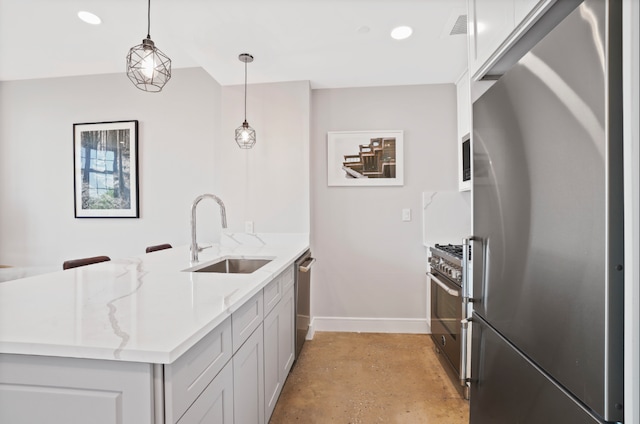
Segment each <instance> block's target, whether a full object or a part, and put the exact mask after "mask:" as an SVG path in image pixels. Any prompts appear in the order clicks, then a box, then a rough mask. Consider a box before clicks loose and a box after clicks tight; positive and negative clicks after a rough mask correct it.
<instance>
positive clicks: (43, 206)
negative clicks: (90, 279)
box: [0, 68, 221, 268]
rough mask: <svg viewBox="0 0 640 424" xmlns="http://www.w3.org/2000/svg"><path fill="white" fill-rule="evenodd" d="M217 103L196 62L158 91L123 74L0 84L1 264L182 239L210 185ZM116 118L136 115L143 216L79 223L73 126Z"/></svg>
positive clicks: (217, 92) (120, 252)
mask: <svg viewBox="0 0 640 424" xmlns="http://www.w3.org/2000/svg"><path fill="white" fill-rule="evenodd" d="M220 99H221V87H220V85H219V84H218V83H217V82H216V81H215V80H214V79H213V78H211V77H210V76H209V75H208V74H206V73H205V72H204V71H203V70H202V69H199V68H193V69H177V70H174V73H173V77H172V79H171V80H170V81H169V83H168V84H167V86H166V87H165V89H164V90H163V91H162V92H161V93H154V94H151V93H145V92H142V91H140V90H138V89H136V88H135V87H134V86H133V84H131V82H130V81H129V80H128V79H127V77H126V75H124V74H108V75H98V76H84V77H70V78H55V79H42V80H27V81H12V82H0V265H13V266H38V267H55V268H60V267H61V264H62V262H63V261H64V260H65V259H70V258H74V257H84V256H92V255H99V254H106V255H109V256H112V257H123V256H130V255H139V254H142V253H144V248H145V246H148V245H151V244H157V243H162V242H169V243H172V244H186V243H187V242H188V240H189V206H190V204H191V202H192V200H193V199H194V198H195V197H196V196H197V195H198V194H200V193H203V192H207V191H211V190H212V189H213V182H214V172H213V167H212V164H213V160H214V142H215V140H216V139H217V134H218V132H219V126H220V116H221V103H220ZM116 120H138V121H139V158H140V162H139V168H140V169H139V182H140V218H139V219H130V218H127V219H76V218H74V210H73V208H74V206H73V155H72V154H73V132H72V128H73V124H74V123H81V122H100V121H116ZM216 213H217V212H216ZM214 224H215V225H216V226H217V227H219V221H217V219H216V222H211V225H212V226H213V225H214ZM203 225H204V223H203ZM217 227H215V228H217ZM204 230H205V229H203V231H204Z"/></svg>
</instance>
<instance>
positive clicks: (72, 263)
mask: <svg viewBox="0 0 640 424" xmlns="http://www.w3.org/2000/svg"><path fill="white" fill-rule="evenodd" d="M110 260H111V258H110V257H108V256H93V257H90V258H81V259H69V260H68V261H64V262H63V263H62V269H70V268H77V267H79V266H85V265H91V264H97V263H100V262H107V261H110Z"/></svg>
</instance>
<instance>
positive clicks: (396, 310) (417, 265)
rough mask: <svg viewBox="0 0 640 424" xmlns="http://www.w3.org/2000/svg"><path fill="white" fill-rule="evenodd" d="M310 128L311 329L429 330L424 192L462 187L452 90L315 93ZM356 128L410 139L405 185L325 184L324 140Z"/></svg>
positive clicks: (406, 142) (406, 150)
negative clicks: (408, 215) (406, 215)
mask: <svg viewBox="0 0 640 424" xmlns="http://www.w3.org/2000/svg"><path fill="white" fill-rule="evenodd" d="M311 122H312V126H311V211H312V216H311V222H312V224H311V247H312V250H313V255H314V256H315V257H316V258H317V259H318V261H317V262H316V265H314V268H313V282H312V302H313V304H312V315H313V316H314V317H315V320H314V326H315V328H314V329H315V330H353V331H398V332H404V331H407V332H413V331H426V300H425V299H426V286H425V269H426V250H425V248H424V247H423V245H422V222H421V215H422V192H423V191H445V190H457V187H458V185H457V180H456V172H457V145H456V140H457V136H456V91H455V86H454V85H453V84H446V85H421V86H398V87H375V88H346V89H324V90H313V92H312V119H311ZM355 130H403V131H404V160H405V175H404V181H405V184H404V186H402V187H328V186H327V132H328V131H355ZM403 208H411V211H412V221H410V222H403V221H402V213H401V212H402V209H403Z"/></svg>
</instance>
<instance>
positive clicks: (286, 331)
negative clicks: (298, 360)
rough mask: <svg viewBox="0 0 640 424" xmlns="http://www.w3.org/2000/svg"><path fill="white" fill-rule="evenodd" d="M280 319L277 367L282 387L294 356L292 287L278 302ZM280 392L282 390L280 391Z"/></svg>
mask: <svg viewBox="0 0 640 424" xmlns="http://www.w3.org/2000/svg"><path fill="white" fill-rule="evenodd" d="M279 309H280V314H279V315H280V318H279V320H278V325H279V328H280V331H279V338H278V342H279V344H280V346H279V348H278V365H279V372H278V376H279V378H280V386H284V382H285V380H286V379H287V376H288V375H289V371H290V370H291V366H292V365H293V361H294V359H295V356H296V338H295V313H296V311H295V297H294V291H293V287H291V288H290V289H289V290H288V291H287V292H286V293H285V294H284V296H283V298H282V300H281V301H280V306H279ZM280 390H282V389H280Z"/></svg>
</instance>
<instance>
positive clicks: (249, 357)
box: [233, 323, 264, 424]
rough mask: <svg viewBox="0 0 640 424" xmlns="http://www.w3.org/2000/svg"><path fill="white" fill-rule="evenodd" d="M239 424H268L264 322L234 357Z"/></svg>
mask: <svg viewBox="0 0 640 424" xmlns="http://www.w3.org/2000/svg"><path fill="white" fill-rule="evenodd" d="M233 402H234V404H233V416H234V423H235V424H264V350H263V334H262V323H260V325H259V326H258V328H257V329H256V330H255V331H254V332H253V333H252V334H251V335H250V336H249V338H248V339H247V340H246V341H245V342H244V344H243V345H242V346H241V347H240V348H239V349H238V351H237V352H236V353H235V354H234V355H233Z"/></svg>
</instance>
